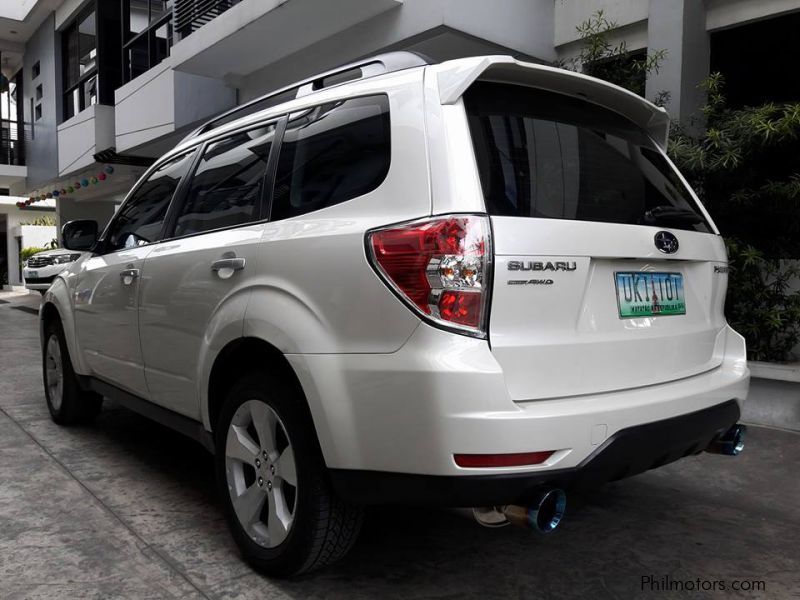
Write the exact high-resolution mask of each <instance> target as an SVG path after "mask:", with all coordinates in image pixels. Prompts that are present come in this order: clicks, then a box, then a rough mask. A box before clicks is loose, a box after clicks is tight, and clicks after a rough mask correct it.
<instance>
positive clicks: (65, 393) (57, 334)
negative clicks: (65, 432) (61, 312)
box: [42, 319, 103, 425]
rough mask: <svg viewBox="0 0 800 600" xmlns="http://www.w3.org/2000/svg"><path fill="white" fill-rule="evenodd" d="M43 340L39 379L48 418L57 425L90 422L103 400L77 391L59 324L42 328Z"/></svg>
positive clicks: (85, 392) (74, 376)
mask: <svg viewBox="0 0 800 600" xmlns="http://www.w3.org/2000/svg"><path fill="white" fill-rule="evenodd" d="M44 340H45V342H44V346H43V347H42V378H43V379H44V395H45V400H46V401H47V408H48V409H49V410H50V416H51V417H52V418H53V421H55V422H56V423H59V424H61V425H73V424H75V423H81V422H86V421H90V420H92V419H93V418H94V417H96V416H97V414H98V413H99V412H100V408H101V406H102V404H103V397H102V396H100V395H99V394H95V393H94V392H90V391H85V390H83V389H81V386H80V384H79V383H78V378H77V376H76V375H75V371H74V370H73V368H72V361H71V360H70V357H69V351H68V350H67V343H66V341H65V339H64V330H63V329H62V327H61V322H60V321H58V320H57V319H52V320H50V321H49V322H48V323H47V324H46V325H45V332H44Z"/></svg>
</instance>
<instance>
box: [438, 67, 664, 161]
mask: <svg viewBox="0 0 800 600" xmlns="http://www.w3.org/2000/svg"><path fill="white" fill-rule="evenodd" d="M431 68H432V69H434V70H435V72H436V74H437V77H438V82H439V97H440V100H441V103H442V104H454V103H455V102H458V100H459V98H461V96H462V95H463V94H464V92H466V91H467V89H469V87H470V86H471V85H472V84H473V83H475V82H476V81H477V80H478V79H481V80H484V81H496V82H501V83H516V84H522V85H527V86H530V87H536V88H541V89H545V90H550V91H555V92H558V93H561V94H567V95H569V96H575V97H578V98H581V99H583V100H586V101H587V102H592V103H593V104H598V105H600V106H603V107H605V108H608V109H610V110H613V111H614V112H616V113H619V114H620V115H622V116H623V117H626V118H627V119H629V120H631V121H633V122H634V123H635V124H636V125H638V126H639V127H641V128H642V129H644V130H645V131H647V133H649V134H650V136H651V137H652V138H653V140H655V142H656V143H657V144H658V145H659V146H660V147H661V148H662V149H666V147H667V141H668V140H669V125H670V120H669V115H668V114H667V111H666V110H664V109H663V108H661V107H658V106H656V105H655V104H653V103H652V102H648V101H647V100H645V99H644V98H642V97H641V96H639V95H637V94H634V93H633V92H630V91H628V90H626V89H624V88H621V87H619V86H617V85H614V84H612V83H608V82H606V81H602V80H600V79H596V78H595V77H589V76H588V75H583V74H581V73H575V72H572V71H567V70H564V69H557V68H555V67H548V66H545V65H538V64H534V63H528V62H522V61H519V60H516V59H514V58H512V57H511V56H480V57H475V58H467V59H461V60H454V61H450V62H446V63H442V64H440V65H437V66H434V67H431Z"/></svg>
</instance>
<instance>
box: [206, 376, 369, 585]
mask: <svg viewBox="0 0 800 600" xmlns="http://www.w3.org/2000/svg"><path fill="white" fill-rule="evenodd" d="M252 400H256V401H258V402H263V403H265V404H266V405H267V406H268V407H269V408H271V409H272V410H273V411H274V413H275V414H276V415H277V416H278V418H279V420H280V424H279V427H282V430H284V431H285V436H286V444H287V446H288V445H289V444H290V445H291V448H292V449H293V457H294V461H293V462H294V464H295V465H296V467H295V469H296V485H297V487H296V488H294V489H295V494H294V513H293V515H292V516H293V522H292V523H291V526H290V527H289V528H288V533H287V534H286V538H285V539H284V540H283V541H282V542H281V543H279V544H278V545H277V546H275V547H271V548H270V547H265V545H261V544H258V543H257V542H256V541H254V540H253V539H251V537H250V535H249V534H248V533H247V531H246V530H245V529H244V527H243V526H242V524H241V522H240V521H239V518H238V517H237V516H236V511H235V509H234V506H233V501H232V499H231V493H232V492H231V491H230V490H229V485H228V475H227V466H226V465H227V463H226V441H227V436H228V430H229V427H230V426H231V422H232V421H233V419H234V415H235V414H237V409H239V408H240V407H241V406H242V405H243V404H245V403H247V402H249V401H252ZM249 405H250V404H249ZM240 412H241V411H240ZM275 437H276V438H277V437H278V434H276V435H275ZM257 439H258V438H257V436H253V441H256V440H257ZM215 444H216V448H217V451H216V453H215V463H216V471H217V482H218V487H219V493H220V496H221V499H222V502H223V505H224V507H225V516H226V518H227V520H228V525H229V526H230V529H231V533H232V534H233V538H234V540H235V541H236V544H237V545H238V546H239V549H240V550H241V552H242V555H243V557H244V559H245V560H246V561H247V562H248V563H249V564H250V565H251V566H253V567H254V568H255V569H257V570H258V571H260V572H262V573H264V574H266V575H270V576H274V577H290V576H293V575H299V574H301V573H307V572H309V571H312V570H315V569H319V568H322V567H324V566H326V565H329V564H331V563H333V562H335V561H337V560H339V559H341V558H342V557H344V555H345V554H347V552H348V551H349V550H350V548H351V547H352V546H353V544H354V543H355V540H356V538H357V537H358V533H359V531H360V529H361V523H362V520H363V510H362V508H361V507H358V506H353V505H350V504H347V503H345V502H343V501H342V500H340V499H339V498H337V497H336V495H335V494H334V492H333V490H332V489H331V487H330V484H329V482H328V477H327V470H326V467H325V463H324V460H323V458H322V453H321V451H320V448H319V443H318V441H317V437H316V432H315V429H314V426H313V423H312V422H311V418H310V415H309V414H308V409H307V407H306V405H305V399H304V398H303V397H302V396H301V394H299V393H298V392H297V391H296V390H295V389H294V388H293V387H292V386H290V385H287V384H286V383H285V382H283V381H281V380H278V379H275V378H272V377H270V376H269V375H267V374H264V373H249V374H247V375H245V376H243V377H242V378H240V379H239V381H237V382H236V383H235V384H234V385H233V387H232V389H231V390H230V392H229V393H228V396H227V398H226V400H225V404H224V405H223V408H222V410H221V413H220V416H219V419H218V422H217V426H216V428H215ZM262 446H263V445H262ZM255 456H259V455H258V454H256V455H255ZM242 464H246V463H244V461H242ZM254 472H255V470H254ZM256 475H257V473H256ZM276 481H277V480H276ZM251 485H255V483H252V484H251ZM259 485H260V482H259ZM269 489H270V493H272V491H273V488H272V484H271V483H270V488H269ZM276 489H277V488H276ZM267 498H268V500H266V501H265V504H264V508H263V509H261V511H264V510H267V511H268V510H269V506H268V503H269V502H271V501H272V497H271V496H269V495H268V496H267ZM258 514H260V515H263V514H264V513H263V512H259V513H258Z"/></svg>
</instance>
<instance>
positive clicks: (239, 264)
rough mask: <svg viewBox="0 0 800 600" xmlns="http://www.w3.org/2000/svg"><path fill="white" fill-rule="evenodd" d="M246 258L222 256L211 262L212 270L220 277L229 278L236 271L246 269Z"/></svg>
mask: <svg viewBox="0 0 800 600" xmlns="http://www.w3.org/2000/svg"><path fill="white" fill-rule="evenodd" d="M244 265H245V260H244V259H243V258H221V259H219V260H217V261H214V262H213V263H212V264H211V270H212V271H214V272H215V273H216V274H217V275H218V276H219V278H220V279H228V277H230V276H231V275H233V274H234V273H235V272H236V271H241V270H242V269H244Z"/></svg>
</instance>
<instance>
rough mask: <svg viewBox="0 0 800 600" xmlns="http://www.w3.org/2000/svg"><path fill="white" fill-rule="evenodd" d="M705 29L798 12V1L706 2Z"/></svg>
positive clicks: (708, 0)
mask: <svg viewBox="0 0 800 600" xmlns="http://www.w3.org/2000/svg"><path fill="white" fill-rule="evenodd" d="M706 8H707V12H706V29H708V31H713V30H715V29H723V28H725V27H731V26H733V25H741V24H742V23H747V22H749V21H756V20H758V19H763V18H765V17H774V16H777V15H780V14H783V13H787V12H792V11H796V10H800V0H706Z"/></svg>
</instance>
